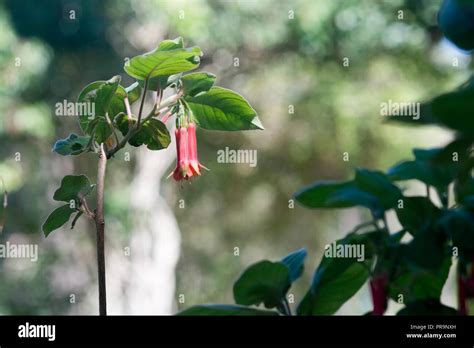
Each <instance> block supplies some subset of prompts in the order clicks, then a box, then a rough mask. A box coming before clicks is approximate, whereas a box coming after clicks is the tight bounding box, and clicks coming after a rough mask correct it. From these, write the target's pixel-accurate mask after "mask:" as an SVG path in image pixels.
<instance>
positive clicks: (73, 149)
mask: <svg viewBox="0 0 474 348" xmlns="http://www.w3.org/2000/svg"><path fill="white" fill-rule="evenodd" d="M89 142H90V137H89V136H77V135H76V134H74V133H71V134H69V135H68V137H67V138H65V139H59V140H57V141H56V143H54V146H53V152H56V153H58V154H60V155H63V156H69V155H80V154H81V153H83V152H85V151H88V150H89Z"/></svg>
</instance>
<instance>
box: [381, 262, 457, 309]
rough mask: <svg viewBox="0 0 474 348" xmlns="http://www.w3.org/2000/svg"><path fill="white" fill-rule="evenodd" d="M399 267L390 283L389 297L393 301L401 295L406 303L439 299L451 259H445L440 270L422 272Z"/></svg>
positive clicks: (417, 269) (422, 270) (416, 269)
mask: <svg viewBox="0 0 474 348" xmlns="http://www.w3.org/2000/svg"><path fill="white" fill-rule="evenodd" d="M399 267H401V270H399V271H398V272H397V275H396V276H395V277H393V279H392V280H391V281H390V290H389V294H390V297H391V298H392V299H393V300H394V301H398V300H399V298H400V297H399V296H400V295H403V300H404V302H406V303H410V302H414V301H417V300H425V299H433V298H440V297H441V292H442V290H443V287H444V284H445V283H446V280H447V278H448V274H449V269H450V267H451V258H450V257H445V258H444V261H443V263H442V265H441V267H440V268H436V269H433V270H424V269H419V268H407V267H402V266H399Z"/></svg>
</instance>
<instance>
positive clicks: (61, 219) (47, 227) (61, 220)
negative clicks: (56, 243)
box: [42, 204, 76, 237]
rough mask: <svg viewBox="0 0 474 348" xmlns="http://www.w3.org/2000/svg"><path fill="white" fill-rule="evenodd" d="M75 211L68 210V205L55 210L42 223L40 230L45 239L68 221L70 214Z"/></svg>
mask: <svg viewBox="0 0 474 348" xmlns="http://www.w3.org/2000/svg"><path fill="white" fill-rule="evenodd" d="M75 211H76V210H75V209H72V208H70V206H69V204H66V205H63V206H61V207H59V208H57V209H55V210H54V211H53V212H52V213H51V214H50V215H49V216H48V218H47V219H46V221H45V222H44V224H43V226H42V229H43V232H44V235H45V237H48V235H49V234H50V233H51V232H53V231H54V230H56V229H58V228H60V227H61V226H62V225H64V224H65V223H67V222H68V221H69V218H70V216H71V214H72V213H74V212H75Z"/></svg>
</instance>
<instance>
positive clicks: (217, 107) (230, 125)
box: [184, 87, 264, 131]
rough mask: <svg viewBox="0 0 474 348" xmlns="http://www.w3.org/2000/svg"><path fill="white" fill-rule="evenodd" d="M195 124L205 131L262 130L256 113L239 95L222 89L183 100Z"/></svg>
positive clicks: (215, 88) (218, 88)
mask: <svg viewBox="0 0 474 348" xmlns="http://www.w3.org/2000/svg"><path fill="white" fill-rule="evenodd" d="M184 100H185V101H186V104H187V105H188V106H189V108H190V109H191V111H192V113H193V118H194V120H195V121H196V123H197V124H198V125H199V126H200V127H201V128H205V129H210V130H224V131H239V130H251V129H264V128H263V126H262V124H261V122H260V119H259V118H258V116H257V113H256V111H255V110H254V109H253V108H252V107H251V106H250V104H249V103H248V102H247V100H245V99H244V98H243V97H242V96H241V95H239V94H237V93H236V92H234V91H231V90H229V89H226V88H222V87H212V88H211V89H210V90H209V91H208V92H206V93H201V94H199V95H197V96H195V97H191V96H187V97H185V98H184Z"/></svg>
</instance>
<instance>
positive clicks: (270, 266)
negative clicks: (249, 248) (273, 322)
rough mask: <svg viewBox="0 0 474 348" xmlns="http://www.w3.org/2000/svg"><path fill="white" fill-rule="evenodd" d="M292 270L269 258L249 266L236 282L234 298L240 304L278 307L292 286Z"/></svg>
mask: <svg viewBox="0 0 474 348" xmlns="http://www.w3.org/2000/svg"><path fill="white" fill-rule="evenodd" d="M290 286H291V283H290V272H289V269H288V267H287V266H285V265H284V264H282V263H280V262H270V261H267V260H264V261H260V262H257V263H256V264H254V265H252V266H250V267H249V268H247V269H246V270H245V271H244V272H243V273H242V275H241V276H240V277H239V279H238V280H237V281H236V282H235V284H234V299H235V303H237V304H239V305H246V306H249V305H258V304H260V303H262V302H263V304H264V305H265V307H266V308H272V307H278V306H279V305H280V304H281V302H282V301H283V299H284V298H285V294H286V292H287V291H288V289H289V288H290Z"/></svg>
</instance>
